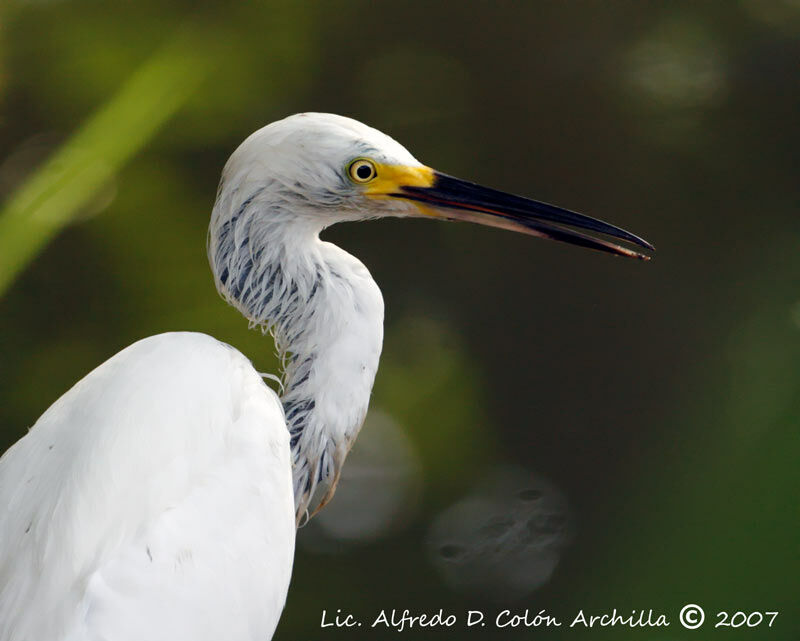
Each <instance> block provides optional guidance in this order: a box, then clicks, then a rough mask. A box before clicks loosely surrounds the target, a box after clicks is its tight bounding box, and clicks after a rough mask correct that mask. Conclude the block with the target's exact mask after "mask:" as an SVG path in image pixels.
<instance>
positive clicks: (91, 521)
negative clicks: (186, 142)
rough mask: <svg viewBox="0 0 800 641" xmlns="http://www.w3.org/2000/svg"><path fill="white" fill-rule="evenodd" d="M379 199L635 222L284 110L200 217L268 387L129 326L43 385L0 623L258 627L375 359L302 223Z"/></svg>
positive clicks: (2, 538) (7, 464) (345, 444)
mask: <svg viewBox="0 0 800 641" xmlns="http://www.w3.org/2000/svg"><path fill="white" fill-rule="evenodd" d="M383 216H399V217H409V216H422V217H430V218H439V219H444V220H464V221H472V222H477V223H482V224H484V225H490V226H494V227H502V228H505V229H511V230H514V231H520V232H524V233H526V234H531V235H534V236H540V237H544V238H551V239H555V240H561V241H566V242H569V243H573V244H577V245H581V246H584V247H590V248H592V249H598V250H602V251H606V252H610V253H612V254H617V255H621V256H630V257H636V258H645V257H646V256H644V255H643V254H640V253H638V252H637V251H634V250H633V249H629V248H627V247H623V246H620V245H615V244H612V243H611V242H609V241H607V240H603V239H601V238H597V237H594V236H591V235H588V234H586V233H583V232H581V231H577V230H576V229H583V230H588V231H591V232H595V233H598V234H602V235H606V236H611V237H615V238H617V239H621V240H622V241H625V242H627V243H631V244H633V245H638V246H640V247H644V248H647V249H652V247H651V246H650V245H649V244H648V243H647V242H646V241H644V240H642V239H640V238H638V237H637V236H634V235H633V234H631V233H629V232H626V231H624V230H622V229H619V228H618V227H614V226H612V225H609V224H607V223H604V222H601V221H599V220H595V219H592V218H588V217H586V216H582V215H580V214H577V213H574V212H571V211H567V210H564V209H560V208H558V207H554V206H552V205H547V204H544V203H541V202H536V201H533V200H528V199H526V198H522V197H519V196H512V195H510V194H505V193H502V192H499V191H495V190H492V189H488V188H485V187H480V186H478V185H475V184H472V183H469V182H465V181H462V180H458V179H456V178H453V177H451V176H447V175H445V174H442V173H439V172H436V171H434V170H432V169H430V168H429V167H426V166H424V165H422V164H421V163H419V162H418V161H417V160H416V159H415V158H414V157H413V156H412V155H411V154H410V153H409V152H408V151H407V150H406V149H405V148H404V147H402V146H401V145H400V144H398V143H397V142H395V141H394V140H393V139H391V138H390V137H388V136H386V135H385V134H382V133H380V132H379V131H376V130H375V129H372V128H370V127H367V126H366V125H363V124H361V123H359V122H357V121H354V120H351V119H349V118H344V117H341V116H334V115H329V114H313V113H307V114H298V115H294V116H290V117H288V118H285V119H283V120H280V121H278V122H274V123H272V124H270V125H268V126H266V127H264V128H263V129H260V130H259V131H257V132H255V133H254V134H252V135H251V136H250V137H249V138H247V139H246V140H245V141H244V142H243V143H242V144H241V146H240V147H239V148H238V149H237V150H236V151H235V152H234V153H233V155H232V156H231V158H230V160H228V163H227V164H226V166H225V169H224V170H223V173H222V180H221V182H220V185H219V190H218V192H217V199H216V203H215V205H214V209H213V213H212V216H211V223H210V227H209V235H208V257H209V261H210V264H211V269H212V271H213V274H214V280H215V283H216V286H217V289H218V290H219V292H220V293H221V294H222V296H223V297H224V298H225V299H226V300H227V301H228V302H229V303H231V304H232V305H234V306H235V307H236V308H237V309H238V310H239V311H240V312H241V313H242V314H243V315H244V316H245V317H246V318H247V319H248V320H249V321H250V323H251V325H253V326H261V327H262V328H264V329H268V330H270V331H271V332H272V334H273V336H274V338H275V342H276V345H277V348H278V350H279V353H280V354H281V356H282V360H283V372H282V373H283V390H284V391H283V395H282V396H281V397H280V398H279V397H278V396H277V395H276V394H275V393H274V392H273V391H271V389H270V388H269V387H268V386H267V385H266V384H265V383H264V381H263V380H262V377H261V375H260V374H259V373H258V372H257V371H256V370H255V369H254V368H253V366H252V365H251V364H250V362H249V360H248V359H247V358H245V357H244V356H243V355H242V354H241V353H239V352H238V351H236V350H235V349H234V348H232V347H230V346H228V345H225V344H223V343H220V342H218V341H216V340H215V339H213V338H211V337H209V336H205V335H202V334H194V333H170V334H161V335H158V336H153V337H150V338H146V339H144V340H141V341H139V342H137V343H135V344H133V345H131V346H129V347H128V348H126V349H124V350H123V351H121V352H120V353H118V354H117V355H115V356H113V357H112V358H111V359H109V360H108V361H106V362H105V363H103V364H102V365H100V366H99V367H98V368H97V369H95V370H94V371H92V372H91V373H89V374H88V375H87V376H86V377H85V378H83V379H82V380H81V381H79V382H78V383H77V384H76V385H75V386H74V387H73V388H72V389H71V390H69V391H68V392H67V393H66V394H64V395H63V396H62V397H61V398H60V399H58V400H57V401H56V402H55V403H54V404H53V405H52V406H51V407H50V408H49V409H48V410H47V411H46V412H45V413H44V414H43V415H42V416H41V418H40V419H39V420H38V421H37V422H36V424H35V425H34V426H33V428H32V429H31V430H30V432H29V433H28V434H27V435H26V436H24V437H23V438H22V439H20V440H19V441H18V442H17V443H16V444H15V445H13V446H12V447H11V448H10V449H9V450H8V452H6V453H5V455H4V456H3V457H2V459H0V640H2V641H43V640H45V639H47V640H48V641H57V640H58V641H88V640H90V639H91V640H95V639H97V640H99V639H104V640H106V641H127V640H130V641H134V640H135V641H143V640H145V639H146V640H147V641H159V640H164V641H181V640H187V641H188V640H190V639H191V640H192V641H203V640H208V641H212V640H213V641H219V640H220V639H226V640H228V641H245V640H246V641H264V640H266V639H269V638H271V636H272V634H273V632H274V630H275V626H276V625H277V622H278V619H279V617H280V613H281V611H282V609H283V605H284V602H285V599H286V592H287V589H288V585H289V578H290V575H291V568H292V558H293V555H294V541H295V528H296V524H297V522H299V521H301V520H303V519H305V518H306V517H307V515H309V514H311V515H313V513H314V512H315V511H316V510H318V509H320V508H321V507H322V506H323V505H324V504H325V503H326V502H327V501H328V500H329V499H330V498H331V496H332V495H333V493H334V490H335V488H336V482H337V479H338V478H339V473H340V471H341V468H342V464H343V462H344V459H345V457H346V455H347V452H348V451H349V449H350V447H351V446H352V444H353V441H354V440H355V438H356V435H357V434H358V431H359V429H360V427H361V424H362V422H363V420H364V416H365V414H366V412H367V405H368V402H369V396H370V392H371V389H372V383H373V379H374V377H375V372H376V370H377V367H378V358H379V355H380V351H381V344H382V335H383V299H382V297H381V292H380V290H379V289H378V286H377V285H376V284H375V282H374V281H373V280H372V278H371V277H370V274H369V272H368V271H367V269H366V267H364V265H362V264H361V263H360V262H359V261H358V260H357V259H356V258H354V257H353V256H351V255H349V254H347V253H346V252H344V251H343V250H341V249H339V248H338V247H336V246H335V245H332V244H330V243H327V242H323V241H321V240H320V239H319V233H320V232H321V231H322V230H323V229H324V228H325V227H327V226H329V225H332V224H334V223H337V222H342V221H357V220H365V219H369V218H377V217H383Z"/></svg>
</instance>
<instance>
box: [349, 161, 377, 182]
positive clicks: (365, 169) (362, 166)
mask: <svg viewBox="0 0 800 641" xmlns="http://www.w3.org/2000/svg"><path fill="white" fill-rule="evenodd" d="M347 173H348V174H350V178H351V179H352V180H353V182H357V183H368V182H369V181H370V180H372V179H373V178H375V176H377V175H378V170H377V168H376V167H375V163H374V162H372V161H371V160H367V159H366V158H358V159H357V160H354V161H353V162H351V163H350V166H349V167H348V168H347Z"/></svg>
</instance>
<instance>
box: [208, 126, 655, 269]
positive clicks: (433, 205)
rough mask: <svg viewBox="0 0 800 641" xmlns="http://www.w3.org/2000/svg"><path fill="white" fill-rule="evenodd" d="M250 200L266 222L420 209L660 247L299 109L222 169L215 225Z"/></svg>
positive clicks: (321, 221) (586, 239) (306, 222)
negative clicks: (442, 168) (441, 168)
mask: <svg viewBox="0 0 800 641" xmlns="http://www.w3.org/2000/svg"><path fill="white" fill-rule="evenodd" d="M248 208H252V210H253V211H256V212H258V213H257V214H256V215H257V216H259V217H261V221H262V222H265V223H267V222H270V221H279V222H282V223H286V224H287V225H288V226H292V227H295V228H298V229H301V230H309V231H311V232H313V233H318V232H319V231H321V230H322V229H323V228H325V227H327V226H329V225H332V224H334V223H337V222H343V221H352V220H364V219H369V218H378V217H385V216H395V217H409V216H414V217H426V218H436V219H442V220H453V221H467V222H474V223H479V224H482V225H488V226H491V227H500V228H503V229H508V230H512V231H518V232H522V233H525V234H529V235H533V236H539V237H542V238H550V239H553V240H560V241H563V242H568V243H572V244H576V245H581V246H584V247H589V248H591V249H597V250H601V251H605V252H609V253H611V254H616V255H620V256H629V257H634V258H643V259H646V258H647V256H646V255H645V254H642V253H640V252H638V251H634V250H633V249H630V248H628V247H625V246H622V245H618V244H615V243H612V242H609V241H608V240H605V239H604V238H602V236H608V237H613V238H617V239H620V240H622V241H624V242H625V243H628V244H632V245H638V246H639V247H642V248H645V249H649V250H651V249H653V247H652V245H650V244H649V243H648V242H647V241H645V240H643V239H641V238H639V237H638V236H635V235H633V234H631V233H629V232H627V231H625V230H623V229H620V228H619V227H615V226H613V225H610V224H608V223H605V222H602V221H600V220H597V219H594V218H590V217H588V216H584V215H582V214H578V213H576V212H572V211H569V210H566V209H562V208H560V207H556V206H554V205H549V204H547V203H543V202H539V201H535V200H531V199H528V198H523V197H521V196H514V195H511V194H507V193H504V192H501V191H497V190H494V189H490V188H488V187H482V186H480V185H476V184H474V183H471V182H468V181H465V180H460V179H458V178H454V177H452V176H448V175H447V174H443V173H441V172H438V171H436V170H434V169H431V168H430V167H427V166H425V165H423V164H422V163H420V162H419V161H418V160H417V159H416V158H414V156H412V155H411V154H410V153H409V152H408V150H406V149H405V147H403V146H402V145H400V144H399V143H398V142H396V141H395V140H393V139H392V138H390V137H389V136H387V135H386V134H383V133H381V132H380V131H378V130H376V129H373V128H371V127H368V126H366V125H364V124H362V123H360V122H358V121H356V120H352V119H351V118H345V117H343V116H336V115H332V114H322V113H302V114H296V115H293V116H289V117H288V118H284V119H283V120H279V121H277V122H273V123H272V124H270V125H267V126H266V127H264V128H262V129H260V130H258V131H256V132H255V133H254V134H252V135H251V136H250V137H248V138H247V139H246V140H245V141H244V142H243V143H242V144H241V145H240V146H239V148H238V149H237V150H236V151H235V152H234V153H233V155H232V156H231V158H230V160H229V161H228V163H227V164H226V166H225V169H224V171H223V174H222V181H221V183H220V188H219V192H218V194H217V202H216V204H215V207H214V216H213V218H212V234H213V231H214V229H215V228H216V230H218V231H222V230H224V228H225V225H226V224H227V225H229V226H230V225H232V224H235V222H236V220H237V217H240V216H241V215H242V214H243V213H244V212H245V210H246V209H248ZM252 222H258V220H254V221H252ZM250 231H252V230H250ZM586 231H588V232H591V233H593V234H598V235H600V236H601V237H598V236H593V235H589V234H587V233H585V232H586Z"/></svg>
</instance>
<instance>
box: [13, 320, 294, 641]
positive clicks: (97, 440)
mask: <svg viewBox="0 0 800 641" xmlns="http://www.w3.org/2000/svg"><path fill="white" fill-rule="evenodd" d="M288 461H289V438H288V433H287V431H286V428H285V426H284V421H283V411H282V409H281V405H280V401H279V399H278V398H277V396H276V395H275V393H274V392H272V391H271V390H270V389H269V388H268V387H267V386H266V385H265V384H264V382H263V381H262V380H261V377H260V376H259V375H258V373H257V372H256V371H255V370H254V369H253V367H252V365H251V364H250V363H249V361H248V360H247V359H246V358H244V357H243V356H242V355H241V354H240V353H239V352H237V351H236V350H234V349H233V348H231V347H229V346H227V345H224V344H222V343H220V342H218V341H216V340H215V339H213V338H210V337H208V336H204V335H202V334H191V333H173V334H161V335H159V336H153V337H150V338H147V339H144V340H141V341H139V342H137V343H135V344H133V345H131V346H130V347H128V348H127V349H125V350H123V351H121V352H120V353H119V354H117V355H116V356H114V357H113V358H111V359H110V360H108V361H106V362H105V363H104V364H103V365H101V366H100V367H98V368H97V369H95V370H94V371H93V372H91V373H90V374H89V375H87V376H86V377H85V378H84V379H82V380H81V381H80V382H79V383H78V384H77V385H75V387H73V388H72V389H71V390H70V391H69V392H67V393H66V394H65V395H64V396H62V397H61V398H60V399H59V400H58V401H56V402H55V403H54V404H53V405H52V406H51V407H50V408H49V409H48V410H47V412H45V413H44V414H43V415H42V417H41V418H40V419H39V420H38V421H37V423H36V425H35V426H34V428H33V429H32V430H31V431H30V433H29V434H28V435H27V436H26V437H25V438H23V439H22V440H20V441H19V442H18V443H17V444H16V445H14V446H13V447H12V448H11V449H10V450H9V451H8V452H7V453H6V454H5V456H4V457H3V459H2V465H0V505H2V506H3V508H4V512H3V518H2V519H0V535H2V536H1V537H0V540H1V541H2V547H0V550H2V552H1V553H0V576H1V577H2V581H0V629H2V630H3V632H2V634H0V638H3V639H8V640H12V639H13V640H15V641H16V640H18V639H19V640H23V639H24V640H31V641H33V640H35V639H36V640H46V639H65V640H70V641H72V640H76V641H77V640H81V641H83V640H87V641H88V640H98V641H99V640H101V639H109V640H114V641H128V640H130V641H142V640H152V641H156V640H159V641H160V640H162V639H163V640H164V641H174V640H176V639H195V640H197V641H202V640H208V641H219V640H220V639H268V638H269V637H270V636H271V634H272V632H273V631H274V629H275V625H276V624H277V621H278V616H279V614H280V612H281V609H282V608H283V603H284V599H285V597H286V590H287V588H288V585H289V577H290V574H291V567H292V551H293V549H294V501H293V499H292V490H291V470H290V466H289V464H288Z"/></svg>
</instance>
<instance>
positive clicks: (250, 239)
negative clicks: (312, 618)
mask: <svg viewBox="0 0 800 641" xmlns="http://www.w3.org/2000/svg"><path fill="white" fill-rule="evenodd" d="M257 200H258V199H257V198H253V199H250V200H249V201H245V202H244V203H243V204H242V206H241V207H240V208H239V213H238V214H237V215H235V216H233V217H230V218H229V219H228V220H227V221H226V222H225V223H224V224H222V225H219V226H218V227H217V228H216V229H215V228H214V225H213V222H214V221H213V219H212V229H211V231H210V234H209V248H208V249H209V259H210V262H211V266H212V270H213V272H214V276H215V281H216V284H217V288H218V290H219V291H220V292H221V293H222V295H223V296H224V297H225V299H226V300H227V301H228V302H229V303H231V304H232V305H234V306H235V307H236V308H237V309H238V310H239V311H240V312H241V313H242V314H244V316H246V317H247V318H248V319H249V320H250V323H251V325H253V326H256V325H257V326H261V327H262V328H263V329H264V330H269V331H270V332H271V333H272V334H273V336H274V338H275V343H276V346H277V349H278V354H279V356H280V357H281V360H282V363H283V382H284V394H283V396H282V398H281V401H282V403H283V408H284V412H285V414H286V423H287V427H288V429H289V433H290V435H291V448H292V457H293V475H294V490H295V506H296V510H297V517H298V522H300V521H301V520H303V518H304V517H306V516H307V515H308V514H309V513H310V514H313V513H314V511H316V510H317V509H319V508H320V507H322V505H324V504H325V503H326V502H327V501H328V500H329V499H330V497H331V496H332V495H333V492H334V491H335V488H336V483H337V481H338V478H339V474H340V472H341V468H342V464H343V463H344V460H345V457H346V456H347V453H348V452H349V450H350V447H351V446H352V444H353V442H354V441H355V438H356V436H357V435H358V431H359V430H360V428H361V424H362V423H363V421H364V417H365V416H366V412H367V406H368V404H369V397H370V393H371V391H372V384H373V381H374V379H375V373H376V372H377V369H378V359H379V357H380V352H381V346H382V342H383V298H382V296H381V292H380V290H379V289H378V286H377V285H376V284H375V281H374V280H373V279H372V277H371V276H370V274H369V272H368V271H367V269H366V267H364V265H363V264H362V263H361V262H360V261H358V260H357V259H356V258H354V257H353V256H351V255H350V254H348V253H347V252H345V251H343V250H342V249H339V248H338V247H336V246H335V245H332V244H330V243H326V242H323V241H321V240H320V239H319V235H318V234H319V231H320V228H319V225H318V224H314V222H313V221H309V220H308V219H305V218H295V217H290V216H288V215H283V214H281V212H269V213H268V214H267V216H262V215H260V214H259V213H257V212H256V211H255V210H257V209H258V208H259V203H258V202H257ZM262 205H263V204H262ZM263 213H264V212H263V210H262V211H261V214H263ZM264 218H268V220H267V221H265V220H264Z"/></svg>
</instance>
